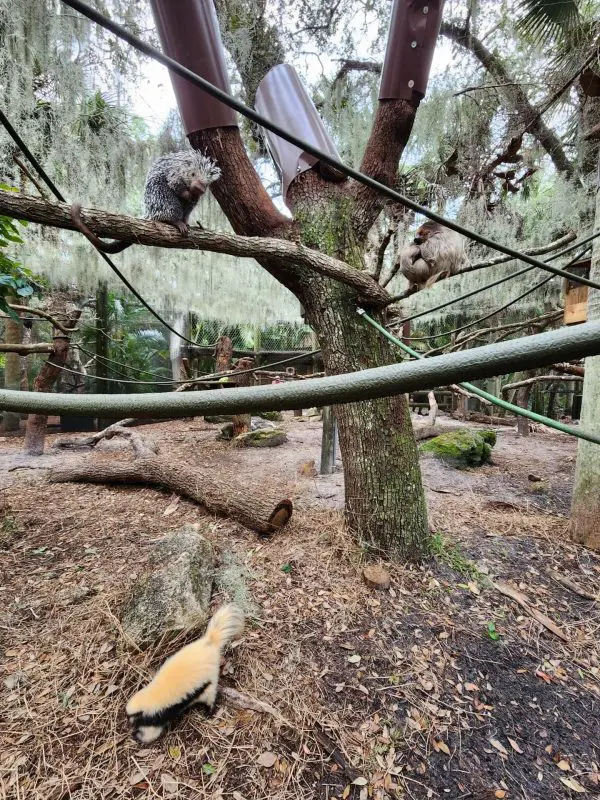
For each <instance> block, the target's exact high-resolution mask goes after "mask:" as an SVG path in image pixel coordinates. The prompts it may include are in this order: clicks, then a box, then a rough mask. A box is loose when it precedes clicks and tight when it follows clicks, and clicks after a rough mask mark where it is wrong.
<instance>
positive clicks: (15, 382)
mask: <svg viewBox="0 0 600 800" xmlns="http://www.w3.org/2000/svg"><path fill="white" fill-rule="evenodd" d="M7 299H8V300H9V302H10V301H12V302H14V300H15V298H14V297H13V298H7ZM22 336H23V324H22V323H21V322H15V320H14V319H12V317H7V318H6V319H5V320H4V338H5V340H6V342H5V348H2V349H4V350H5V352H6V358H5V361H4V388H5V389H17V390H18V389H20V388H21V359H20V357H19V355H18V354H17V353H18V351H17V352H15V351H13V350H9V349H8V348H9V347H11V345H12V346H21V347H22V345H21V337H22ZM20 424H21V415H20V414H16V413H14V412H13V411H5V412H4V413H3V416H2V430H3V431H18V430H19V426H20Z"/></svg>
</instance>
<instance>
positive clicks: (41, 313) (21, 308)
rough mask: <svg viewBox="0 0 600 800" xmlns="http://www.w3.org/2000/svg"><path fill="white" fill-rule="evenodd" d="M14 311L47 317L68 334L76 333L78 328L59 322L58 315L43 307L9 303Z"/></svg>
mask: <svg viewBox="0 0 600 800" xmlns="http://www.w3.org/2000/svg"><path fill="white" fill-rule="evenodd" d="M8 305H9V306H10V308H12V310H13V311H18V312H20V313H22V314H27V313H29V314H35V316H37V317H42V318H43V319H47V320H48V321H49V322H51V323H52V324H53V325H54V327H55V328H58V330H59V331H62V333H66V334H67V335H68V336H69V335H70V334H72V333H74V332H75V331H76V330H77V328H66V327H65V326H64V325H63V324H62V322H59V321H58V320H57V319H56V317H53V316H52V315H51V314H48V312H47V311H42V309H41V308H32V307H31V306H17V305H13V303H9V304H8Z"/></svg>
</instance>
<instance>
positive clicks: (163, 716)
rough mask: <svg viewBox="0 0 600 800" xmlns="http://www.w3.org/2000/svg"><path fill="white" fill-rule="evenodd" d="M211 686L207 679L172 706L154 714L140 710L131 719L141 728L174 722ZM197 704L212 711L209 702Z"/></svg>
mask: <svg viewBox="0 0 600 800" xmlns="http://www.w3.org/2000/svg"><path fill="white" fill-rule="evenodd" d="M208 686H210V681H206V682H205V683H202V684H201V685H200V686H199V687H198V688H197V689H196V690H195V691H194V692H192V693H191V694H189V695H186V697H184V698H183V699H182V700H180V701H179V703H175V704H174V705H172V706H167V708H161V709H160V710H159V711H155V712H154V713H153V714H144V712H143V711H139V712H138V713H137V714H132V715H131V717H130V718H129V719H130V722H131V724H132V725H133V726H134V727H135V728H141V727H142V726H145V725H148V726H150V725H152V726H156V727H160V726H164V725H167V724H168V723H169V722H172V721H173V720H174V719H176V718H177V717H179V716H180V715H181V714H183V712H184V711H187V709H188V708H189V707H190V706H191V705H192V704H193V703H194V701H195V700H197V699H198V698H199V697H200V695H201V694H202V693H203V692H204V691H205V689H206V688H207V687H208ZM197 705H200V706H204V707H205V708H206V710H207V712H208V713H210V712H211V711H212V706H209V705H208V704H207V703H204V702H200V703H198V704H197Z"/></svg>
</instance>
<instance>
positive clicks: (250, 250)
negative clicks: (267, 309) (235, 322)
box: [0, 191, 389, 305]
mask: <svg viewBox="0 0 600 800" xmlns="http://www.w3.org/2000/svg"><path fill="white" fill-rule="evenodd" d="M0 213H2V214H6V215H7V216H11V217H15V218H17V219H26V220H28V221H29V222H38V223H40V224H42V225H51V226H53V227H56V228H65V229H70V230H73V229H74V225H73V221H72V219H71V213H70V207H69V206H68V205H66V204H64V203H47V202H45V201H43V200H40V199H38V198H35V197H24V196H22V195H18V194H16V193H14V192H4V191H0ZM82 218H83V219H84V221H85V222H86V224H87V225H88V226H89V227H90V228H91V229H92V230H93V231H94V233H96V234H97V235H98V236H100V237H107V238H110V239H120V240H122V241H126V242H132V243H137V244H144V245H150V246H153V247H167V248H180V249H187V250H209V251H211V252H214V253H225V254H228V255H233V256H241V257H244V258H257V259H266V260H268V261H269V262H270V263H271V272H272V273H273V274H274V275H275V277H278V275H277V272H278V269H277V266H276V263H275V262H276V261H277V262H279V261H283V262H287V264H289V265H290V267H291V268H292V269H295V268H296V267H304V268H307V269H310V270H313V271H314V272H318V273H320V274H321V275H326V276H327V277H329V278H333V279H334V280H337V281H340V282H342V283H345V284H347V285H348V286H351V287H352V288H353V289H355V290H356V292H357V295H358V297H359V298H360V299H361V300H363V301H365V302H367V303H369V304H374V305H385V304H386V303H387V302H389V295H388V293H387V292H386V291H385V290H384V289H382V288H381V287H380V286H379V285H378V284H377V282H376V281H374V280H373V278H371V277H370V276H369V275H367V274H366V273H364V272H360V271H358V270H355V269H352V268H351V267H349V266H348V265H347V264H345V263H344V262H343V261H339V260H338V259H336V258H332V257H331V256H328V255H325V254H324V253H321V252H319V251H318V250H312V249H311V248H309V247H306V246H304V245H302V244H298V243H295V242H290V241H288V240H285V239H274V238H268V237H249V236H237V235H236V234H230V233H215V232H212V231H205V230H203V229H192V231H191V232H190V235H189V236H182V235H181V234H180V233H178V232H177V231H176V229H175V228H174V227H173V226H171V225H166V224H163V223H159V222H153V221H150V220H143V219H136V218H134V217H128V216H124V215H121V214H112V213H109V212H106V211H97V210H90V209H86V210H84V211H83V212H82ZM285 266H286V265H285V264H284V265H283V266H282V269H283V270H285ZM282 282H285V280H283V281H282Z"/></svg>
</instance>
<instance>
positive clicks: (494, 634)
mask: <svg viewBox="0 0 600 800" xmlns="http://www.w3.org/2000/svg"><path fill="white" fill-rule="evenodd" d="M487 634H488V636H489V637H490V639H491V640H492V641H493V642H497V641H498V639H499V638H500V634H499V633H498V631H497V630H496V626H495V625H494V623H493V622H488V624H487Z"/></svg>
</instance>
